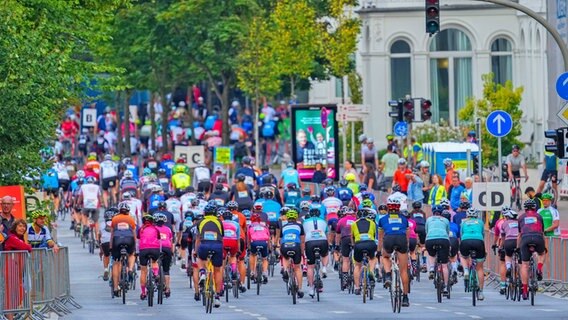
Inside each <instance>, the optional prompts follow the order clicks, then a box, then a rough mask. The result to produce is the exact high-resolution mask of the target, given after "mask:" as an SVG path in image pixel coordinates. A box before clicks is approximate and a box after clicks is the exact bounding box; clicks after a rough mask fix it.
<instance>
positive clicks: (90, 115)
mask: <svg viewBox="0 0 568 320" xmlns="http://www.w3.org/2000/svg"><path fill="white" fill-rule="evenodd" d="M81 119H82V123H83V127H94V126H95V124H97V109H87V108H85V109H83V110H82V111H81Z"/></svg>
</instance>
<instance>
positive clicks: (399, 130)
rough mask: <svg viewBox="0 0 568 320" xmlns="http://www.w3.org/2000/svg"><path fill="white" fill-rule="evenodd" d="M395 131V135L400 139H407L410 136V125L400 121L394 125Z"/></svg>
mask: <svg viewBox="0 0 568 320" xmlns="http://www.w3.org/2000/svg"><path fill="white" fill-rule="evenodd" d="M393 131H394V134H395V135H397V136H399V137H405V136H406V135H407V134H408V123H406V122H404V121H398V122H397V123H395V124H394V128H393Z"/></svg>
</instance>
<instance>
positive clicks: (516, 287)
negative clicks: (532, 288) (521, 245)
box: [505, 252, 522, 301]
mask: <svg viewBox="0 0 568 320" xmlns="http://www.w3.org/2000/svg"><path fill="white" fill-rule="evenodd" d="M511 260H512V261H511V262H512V263H511V275H510V277H508V278H507V281H508V285H507V290H506V292H505V296H506V298H507V300H509V299H510V300H511V301H521V291H522V283H521V277H520V274H519V272H520V266H519V261H520V256H519V254H518V253H517V252H513V256H512V258H511Z"/></svg>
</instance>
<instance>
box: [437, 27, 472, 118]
mask: <svg viewBox="0 0 568 320" xmlns="http://www.w3.org/2000/svg"><path fill="white" fill-rule="evenodd" d="M471 48H472V46H471V41H470V39H469V37H468V36H467V35H466V34H465V33H464V32H463V31H460V30H458V29H446V30H442V31H441V32H440V33H438V34H437V35H436V36H435V37H434V38H433V39H432V42H431V43H430V88H431V98H432V106H433V107H432V109H433V117H432V118H433V121H435V122H437V121H440V120H442V119H444V120H445V121H448V122H449V123H450V124H452V125H457V123H458V119H457V114H458V110H459V109H461V108H463V106H464V105H465V103H466V101H467V99H468V98H469V97H471V95H472V80H473V77H472V53H471V50H472V49H471Z"/></svg>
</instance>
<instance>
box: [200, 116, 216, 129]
mask: <svg viewBox="0 0 568 320" xmlns="http://www.w3.org/2000/svg"><path fill="white" fill-rule="evenodd" d="M216 120H217V116H214V115H211V116H207V118H206V119H205V123H204V124H203V127H204V128H205V130H207V131H209V130H213V126H214V125H215V121H216Z"/></svg>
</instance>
